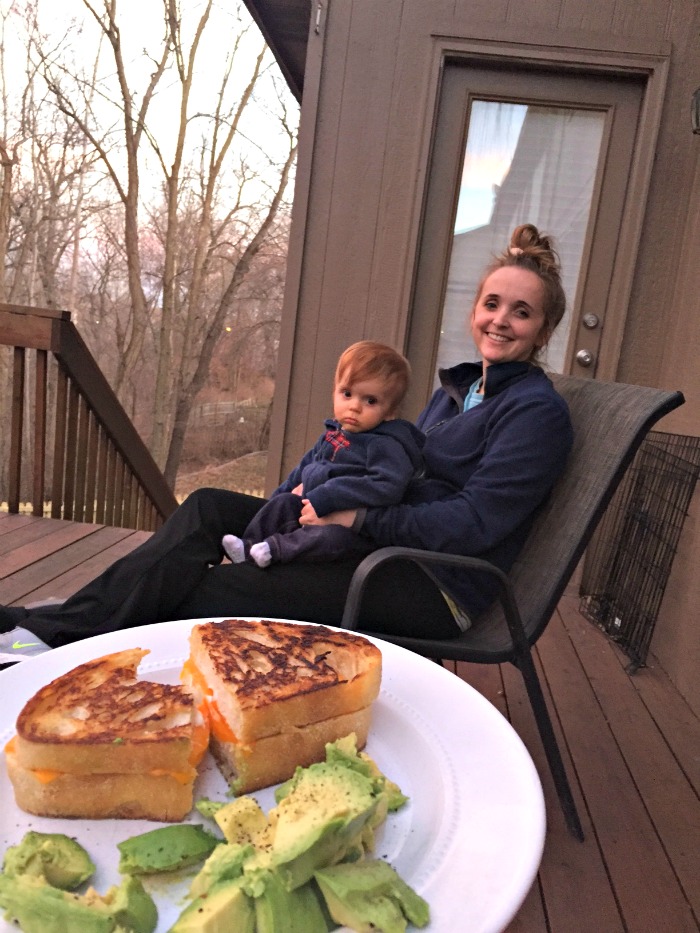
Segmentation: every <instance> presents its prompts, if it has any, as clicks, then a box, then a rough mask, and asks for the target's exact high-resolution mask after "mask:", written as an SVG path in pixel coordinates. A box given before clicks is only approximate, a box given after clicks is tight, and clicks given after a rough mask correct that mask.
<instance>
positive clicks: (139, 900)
mask: <svg viewBox="0 0 700 933" xmlns="http://www.w3.org/2000/svg"><path fill="white" fill-rule="evenodd" d="M90 893H91V892H90V891H88V892H87V893H86V895H85V897H86V899H88V898H89V895H90ZM96 897H97V898H98V899H99V900H101V901H102V903H103V904H104V907H105V909H106V910H107V911H108V912H109V914H110V916H112V917H113V918H114V921H115V927H114V930H115V933H116V931H117V930H118V929H120V928H123V929H125V930H131V931H133V933H153V930H155V928H156V926H157V925H158V911H157V909H156V905H155V903H154V902H153V898H152V897H151V895H150V894H149V893H148V891H146V889H145V888H144V886H143V884H142V883H141V881H140V880H139V879H138V878H134V877H131V876H127V877H126V878H124V879H123V880H122V883H121V884H120V885H118V886H117V885H113V886H112V887H111V888H110V889H109V890H108V891H107V893H106V894H105V895H104V896H103V897H102V898H100V897H99V895H96ZM81 933H82V931H81Z"/></svg>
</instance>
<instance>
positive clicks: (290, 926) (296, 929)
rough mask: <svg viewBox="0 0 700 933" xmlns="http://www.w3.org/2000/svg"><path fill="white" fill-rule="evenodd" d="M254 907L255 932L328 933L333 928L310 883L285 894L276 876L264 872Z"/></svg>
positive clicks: (321, 899) (283, 887) (318, 896)
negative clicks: (265, 874)
mask: <svg viewBox="0 0 700 933" xmlns="http://www.w3.org/2000/svg"><path fill="white" fill-rule="evenodd" d="M254 904H255V930H256V933H329V931H330V930H334V929H335V926H336V925H335V923H334V921H333V920H332V919H331V917H330V914H329V913H328V910H327V909H326V907H325V902H324V900H323V898H322V897H321V894H320V892H319V890H318V888H317V887H316V885H315V884H313V882H309V883H308V884H304V885H302V886H301V887H299V888H296V889H295V890H294V891H288V890H287V889H286V888H285V886H284V885H283V884H282V881H281V880H280V878H279V876H278V875H277V874H276V873H274V872H267V878H266V880H265V885H264V890H263V893H262V894H261V895H260V896H259V897H257V898H256V899H255V901H254Z"/></svg>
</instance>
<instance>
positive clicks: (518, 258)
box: [476, 224, 566, 343]
mask: <svg viewBox="0 0 700 933" xmlns="http://www.w3.org/2000/svg"><path fill="white" fill-rule="evenodd" d="M504 266H515V267H516V268H518V269H528V270H529V271H530V272H534V273H535V275H536V276H537V277H538V279H539V280H540V282H542V288H543V291H544V297H543V301H542V310H543V312H544V330H545V335H546V338H547V340H549V338H550V337H551V335H552V333H553V331H554V329H555V328H556V326H557V325H558V324H559V322H560V321H561V319H562V318H563V317H564V312H565V311H566V295H565V294H564V288H563V286H562V284H561V267H560V265H559V256H558V255H557V252H556V250H555V249H554V244H553V242H552V238H551V237H550V236H548V235H547V234H544V233H540V231H539V230H538V229H537V227H535V226H534V224H521V225H520V226H519V227H516V228H515V230H514V231H513V233H512V234H511V237H510V244H509V246H508V248H507V249H506V250H505V251H504V252H502V253H501V254H500V256H496V257H495V258H494V260H493V262H492V263H491V264H490V266H488V268H487V269H486V271H485V272H484V274H483V276H482V278H481V281H480V282H479V288H478V290H477V293H476V294H477V298H478V296H479V295H480V294H481V289H482V288H483V285H484V282H485V281H486V279H487V278H488V277H489V276H490V275H491V273H492V272H495V271H496V270H497V269H502V268H503V267H504ZM545 343H546V341H545Z"/></svg>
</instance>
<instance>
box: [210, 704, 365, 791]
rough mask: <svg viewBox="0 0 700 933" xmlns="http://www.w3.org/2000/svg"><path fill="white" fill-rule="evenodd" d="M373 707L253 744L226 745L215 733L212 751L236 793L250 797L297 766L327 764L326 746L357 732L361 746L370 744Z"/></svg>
mask: <svg viewBox="0 0 700 933" xmlns="http://www.w3.org/2000/svg"><path fill="white" fill-rule="evenodd" d="M371 717H372V708H371V706H365V707H364V709H360V710H357V711H355V712H353V713H345V714H343V715H342V716H334V717H333V718H332V719H323V720H321V721H320V722H314V723H310V724H309V725H306V726H300V727H296V726H295V727H294V728H292V729H290V730H289V731H285V732H278V733H277V735H268V736H265V738H262V739H258V740H257V742H253V743H252V745H243V744H242V743H241V742H222V741H219V739H218V738H217V737H216V736H215V735H214V734H213V733H212V736H211V741H210V745H209V748H210V750H211V753H212V755H213V756H214V759H215V761H216V763H217V764H218V766H219V770H220V771H221V773H222V774H223V776H224V777H225V778H226V780H227V781H228V782H229V784H230V785H231V788H232V790H233V791H234V793H236V794H248V793H250V792H251V791H254V790H259V789H260V788H261V787H269V786H270V785H271V784H278V783H279V782H280V781H286V780H287V778H290V777H291V776H292V775H293V774H294V771H295V769H296V768H297V767H301V768H306V767H307V766H308V765H311V764H313V763H314V762H315V761H323V759H324V758H325V754H326V744H327V743H328V742H335V741H337V740H338V739H340V738H342V737H343V736H346V735H349V734H350V733H351V732H354V733H355V736H356V740H357V747H358V748H364V746H365V745H366V743H367V733H368V731H369V727H370V722H371Z"/></svg>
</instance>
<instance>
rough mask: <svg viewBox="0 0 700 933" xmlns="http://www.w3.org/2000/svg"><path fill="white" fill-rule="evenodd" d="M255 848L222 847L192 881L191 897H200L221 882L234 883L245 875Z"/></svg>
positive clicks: (215, 851)
mask: <svg viewBox="0 0 700 933" xmlns="http://www.w3.org/2000/svg"><path fill="white" fill-rule="evenodd" d="M254 854H255V848H254V847H253V846H252V845H250V843H249V844H248V845H244V846H239V845H230V844H229V845H225V844H224V845H220V846H217V847H216V848H215V849H214V851H213V852H212V854H211V855H210V856H209V858H208V859H207V860H206V862H205V863H204V865H202V867H201V869H200V870H199V872H198V873H197V874H196V875H195V877H194V878H193V879H192V884H191V886H190V897H199V895H200V894H204V893H206V892H207V891H208V890H209V889H210V888H211V887H212V886H213V885H215V884H218V882H220V881H233V880H234V879H235V878H240V876H241V875H242V874H243V865H244V864H245V863H246V862H247V861H248V860H249V859H250V858H252V857H253V855H254Z"/></svg>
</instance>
